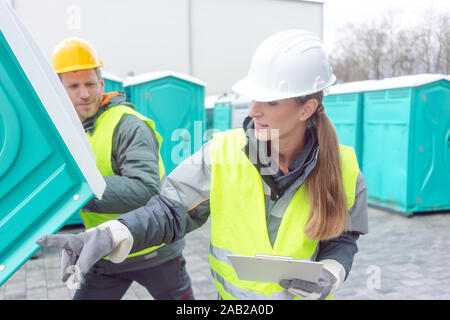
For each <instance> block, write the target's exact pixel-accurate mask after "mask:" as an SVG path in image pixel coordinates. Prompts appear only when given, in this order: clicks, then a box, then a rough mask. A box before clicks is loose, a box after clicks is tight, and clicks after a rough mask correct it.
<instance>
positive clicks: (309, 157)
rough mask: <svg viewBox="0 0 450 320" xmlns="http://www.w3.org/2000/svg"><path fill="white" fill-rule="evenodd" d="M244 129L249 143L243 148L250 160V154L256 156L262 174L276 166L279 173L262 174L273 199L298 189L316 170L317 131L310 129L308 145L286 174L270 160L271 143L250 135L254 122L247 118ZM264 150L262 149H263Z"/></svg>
mask: <svg viewBox="0 0 450 320" xmlns="http://www.w3.org/2000/svg"><path fill="white" fill-rule="evenodd" d="M243 128H244V131H245V136H246V139H247V143H246V145H245V146H244V148H243V151H244V152H245V154H246V156H247V157H248V158H249V159H250V157H249V154H250V151H251V154H256V163H253V165H254V166H255V167H256V169H257V170H258V172H259V173H260V174H261V168H267V167H270V166H271V164H272V167H273V166H275V167H276V169H277V171H276V172H274V173H273V174H271V175H264V174H261V178H262V179H263V181H264V182H265V183H266V184H267V185H268V186H269V187H270V190H271V199H272V200H274V201H275V200H277V199H278V198H279V197H281V196H282V195H283V194H284V193H285V192H286V191H290V190H292V189H294V188H298V187H299V186H300V185H301V184H302V183H303V181H305V179H306V178H307V177H308V175H309V173H310V172H311V171H312V170H313V169H314V167H315V166H316V163H317V155H318V153H319V143H318V140H317V133H316V129H315V128H313V127H308V128H307V132H306V135H305V137H306V144H305V147H304V148H303V151H302V153H301V154H300V156H299V157H298V158H297V159H296V160H294V161H293V162H292V163H291V164H290V165H289V172H288V173H287V174H284V173H283V172H282V171H281V170H280V169H279V167H278V164H275V163H271V161H272V160H271V158H270V150H271V148H270V141H269V142H267V143H265V144H261V143H258V141H257V139H256V138H255V136H254V135H253V134H248V133H249V131H248V129H253V128H254V121H253V119H252V118H250V117H247V118H246V119H245V120H244V123H243ZM261 148H262V149H261Z"/></svg>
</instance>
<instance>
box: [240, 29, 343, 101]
mask: <svg viewBox="0 0 450 320" xmlns="http://www.w3.org/2000/svg"><path fill="white" fill-rule="evenodd" d="M335 81H336V77H335V75H334V74H333V71H332V69H331V66H330V63H329V61H328V55H327V54H326V52H325V50H324V48H323V44H322V42H321V41H320V39H319V38H318V37H317V36H315V35H314V34H313V33H311V32H309V31H305V30H286V31H281V32H278V33H276V34H274V35H272V36H270V37H269V38H267V39H266V40H264V41H263V42H262V43H261V44H260V45H259V46H258V48H257V49H256V51H255V54H254V55H253V58H252V62H251V64H250V69H249V71H248V75H247V77H245V78H244V79H242V80H240V81H239V82H237V83H236V84H235V85H234V86H233V87H232V90H233V91H234V92H236V93H238V94H241V95H244V96H247V97H249V98H250V99H252V100H255V101H260V102H267V101H274V100H281V99H287V98H293V97H301V96H305V95H308V94H311V93H315V92H319V91H321V90H324V89H326V88H327V87H329V86H331V85H332V84H333V83H334V82H335Z"/></svg>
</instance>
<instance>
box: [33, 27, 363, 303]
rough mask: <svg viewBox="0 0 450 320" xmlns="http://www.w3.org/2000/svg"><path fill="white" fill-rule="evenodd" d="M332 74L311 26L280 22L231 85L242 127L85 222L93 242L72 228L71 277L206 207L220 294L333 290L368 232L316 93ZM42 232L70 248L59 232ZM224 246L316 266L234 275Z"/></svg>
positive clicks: (202, 218)
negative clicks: (261, 275) (245, 110)
mask: <svg viewBox="0 0 450 320" xmlns="http://www.w3.org/2000/svg"><path fill="white" fill-rule="evenodd" d="M334 81H335V76H334V75H333V73H332V70H331V67H330V65H329V62H328V57H327V55H326V53H325V51H324V49H323V46H322V43H321V41H320V40H319V39H318V38H317V37H316V36H315V35H313V34H312V33H310V32H307V31H304V30H287V31H282V32H279V33H276V34H275V35H273V36H271V37H269V38H267V39H266V40H265V41H263V42H262V43H261V45H260V46H259V47H258V48H257V50H256V52H255V54H254V56H253V59H252V62H251V66H250V69H249V72H248V76H247V77H246V78H244V79H243V80H241V81H239V82H238V83H237V84H235V85H234V86H233V90H234V91H235V92H237V93H239V94H242V95H244V96H247V97H249V98H251V99H252V104H251V108H250V111H249V117H248V118H247V119H246V120H245V121H244V128H243V129H244V130H243V129H234V130H230V131H227V132H221V133H218V134H215V135H214V136H213V139H212V140H211V141H210V142H208V143H206V144H205V145H204V146H203V147H202V149H201V150H200V151H199V152H197V153H196V154H194V155H193V156H192V157H190V158H188V159H186V160H185V161H184V162H183V163H181V164H180V165H179V166H178V167H177V168H176V169H175V170H174V171H173V172H172V173H171V174H170V175H169V176H168V178H167V180H166V181H165V183H164V185H163V187H162V191H161V195H159V196H155V197H153V198H152V199H151V200H150V202H149V203H148V204H147V206H145V207H142V208H139V209H137V210H134V211H132V212H129V213H127V214H125V215H122V216H120V217H119V218H118V219H117V220H115V221H113V222H108V223H105V224H104V225H102V226H99V227H98V228H97V229H96V230H94V232H95V233H96V239H99V238H103V239H106V240H108V239H110V240H109V241H103V243H105V244H104V245H103V246H100V245H99V242H98V241H97V240H96V241H94V240H91V239H93V238H94V237H93V236H90V235H86V234H79V235H77V237H78V239H79V240H77V241H78V243H77V244H76V246H77V247H79V248H83V249H82V250H81V249H78V252H77V250H73V251H74V261H75V262H74V265H75V267H73V268H71V269H70V270H78V272H76V275H77V276H76V277H75V278H76V279H75V280H77V279H78V280H81V279H82V277H83V274H84V272H85V270H88V269H87V268H88V267H89V265H90V264H91V263H92V264H93V263H95V261H93V260H95V259H100V258H101V257H102V256H104V255H107V254H108V255H109V257H110V259H111V261H113V262H114V261H116V262H120V261H121V260H122V259H124V258H125V257H126V256H127V255H128V254H129V253H130V252H134V251H139V250H142V249H143V248H145V247H150V246H156V245H159V244H161V243H169V242H172V241H175V240H177V239H180V238H181V237H183V236H184V235H185V234H186V233H187V232H190V231H192V230H195V229H196V228H198V227H200V226H201V225H202V224H203V223H205V222H206V220H207V218H208V216H209V215H210V216H211V240H210V255H209V260H210V267H211V273H212V277H213V280H214V284H215V285H216V287H217V290H218V292H219V295H220V298H222V299H326V298H331V297H332V295H333V293H334V292H336V290H337V289H339V287H340V286H341V285H342V283H343V282H344V280H345V279H346V277H347V276H348V274H349V272H350V269H351V266H352V262H353V258H354V254H355V253H356V252H357V245H356V241H357V239H358V237H359V235H360V234H364V233H367V232H368V223H367V203H366V187H365V182H364V179H363V177H362V175H361V172H360V171H359V168H358V163H357V161H356V156H355V153H354V151H353V149H352V148H350V147H346V146H343V145H339V143H338V140H337V137H336V133H335V130H334V128H333V126H332V125H331V123H330V121H329V119H328V117H327V115H326V114H325V110H324V106H323V104H322V98H323V96H324V93H325V91H326V90H327V87H329V86H330V85H332V84H333V83H334ZM55 237H56V238H55ZM60 237H64V236H60ZM74 242H76V241H74ZM40 243H42V244H43V245H47V246H53V247H64V248H65V249H73V248H72V247H70V248H68V246H67V243H68V241H67V239H65V238H57V236H45V237H44V238H43V239H41V240H40ZM73 246H74V245H73ZM76 255H78V256H80V259H78V261H77V260H76V259H77V257H76ZM230 255H242V256H252V257H253V256H255V255H270V256H284V257H291V258H294V259H308V260H312V261H319V262H321V263H322V265H323V268H322V270H321V271H320V276H319V279H318V281H316V282H312V281H311V282H310V281H306V280H304V279H301V277H298V278H288V279H280V281H279V282H278V283H272V282H259V281H243V280H241V279H239V277H238V275H237V273H236V271H235V269H234V268H233V266H232V264H231V263H230V260H229V259H228V256H230ZM255 271H256V270H255ZM274 271H275V270H274ZM74 274H75V273H74Z"/></svg>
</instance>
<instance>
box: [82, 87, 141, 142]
mask: <svg viewBox="0 0 450 320" xmlns="http://www.w3.org/2000/svg"><path fill="white" fill-rule="evenodd" d="M119 105H126V106H129V107H131V108H133V109H135V107H134V105H133V104H131V103H129V102H127V100H126V94H125V92H123V91H115V92H109V93H105V94H103V96H102V103H101V105H100V108H99V109H98V111H97V113H96V114H95V115H93V116H92V117H90V118H87V119H86V120H84V121H83V128H84V131H85V132H88V133H89V134H90V135H92V134H93V133H94V130H95V125H96V123H97V119H98V118H99V117H100V116H101V115H102V114H103V112H105V111H106V110H108V109H110V108H113V107H116V106H119Z"/></svg>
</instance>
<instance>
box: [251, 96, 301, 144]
mask: <svg viewBox="0 0 450 320" xmlns="http://www.w3.org/2000/svg"><path fill="white" fill-rule="evenodd" d="M301 108H302V107H301V106H299V105H298V104H297V102H296V101H295V98H289V99H283V100H277V101H272V102H258V101H252V103H251V106H250V111H249V113H248V115H249V116H250V117H251V118H253V120H254V122H255V137H256V139H258V140H261V141H270V140H273V139H276V138H278V139H279V140H282V139H283V140H284V139H289V138H290V137H293V136H294V135H298V133H299V130H301V127H302V126H303V125H304V123H303V121H302V120H301V119H300V117H301V116H300V111H301Z"/></svg>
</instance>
